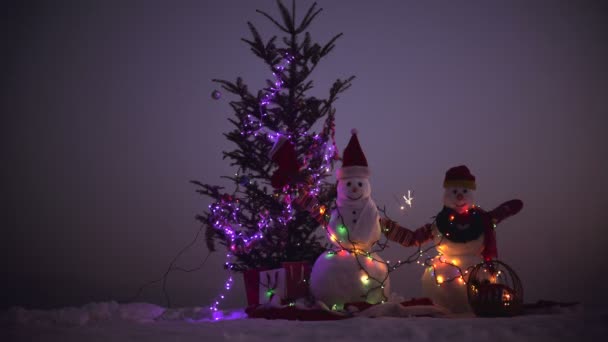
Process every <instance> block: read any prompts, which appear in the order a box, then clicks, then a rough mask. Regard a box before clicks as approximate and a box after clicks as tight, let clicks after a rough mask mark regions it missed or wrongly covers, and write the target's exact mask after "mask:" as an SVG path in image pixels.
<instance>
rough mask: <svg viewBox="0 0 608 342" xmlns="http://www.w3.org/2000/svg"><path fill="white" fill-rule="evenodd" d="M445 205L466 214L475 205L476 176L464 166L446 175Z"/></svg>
mask: <svg viewBox="0 0 608 342" xmlns="http://www.w3.org/2000/svg"><path fill="white" fill-rule="evenodd" d="M443 187H444V188H445V191H444V193H443V205H445V206H446V207H448V208H451V209H454V210H456V211H457V212H459V213H463V212H466V211H467V210H468V209H469V208H471V206H472V205H473V203H474V196H473V193H474V192H475V189H476V185H475V176H473V175H472V174H471V171H469V168H467V167H466V166H464V165H460V166H455V167H453V168H451V169H449V170H448V171H447V172H446V173H445V180H444V181H443Z"/></svg>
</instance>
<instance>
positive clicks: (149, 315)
mask: <svg viewBox="0 0 608 342" xmlns="http://www.w3.org/2000/svg"><path fill="white" fill-rule="evenodd" d="M389 309H390V308H389ZM389 311H391V310H388V311H387V315H391V313H390V312H389ZM393 312H394V311H393ZM226 317H227V318H231V319H226V320H222V321H218V322H213V321H210V320H209V315H208V312H206V310H205V309H202V308H182V309H169V310H166V309H165V308H163V307H160V306H156V305H153V304H147V303H132V304H117V303H115V302H107V303H90V304H87V305H85V306H83V307H80V308H64V309H57V310H45V311H43V310H26V309H23V308H12V309H10V310H5V311H2V312H1V313H0V324H1V325H0V327H2V330H1V331H2V333H1V334H0V341H10V342H12V341H28V342H29V341H66V342H71V341H118V342H121V341H151V342H155V341H197V342H201V341H263V342H268V341H305V342H311V341H332V342H338V341H354V340H366V339H381V340H382V342H387V341H408V340H409V341H433V342H438V341H451V342H454V341H467V342H475V341H490V340H492V342H497V341H571V340H578V341H594V340H603V339H605V337H606V335H607V334H608V310H598V311H594V312H589V311H586V310H584V309H583V308H582V307H577V308H574V309H572V308H570V309H567V310H558V311H554V312H551V313H544V314H534V315H525V316H518V317H513V318H475V317H471V316H460V317H442V318H431V317H388V316H384V317H376V318H366V317H356V318H351V319H345V320H340V321H320V322H300V321H285V320H265V319H245V318H244V317H245V315H244V312H243V311H242V310H233V311H230V312H227V313H226Z"/></svg>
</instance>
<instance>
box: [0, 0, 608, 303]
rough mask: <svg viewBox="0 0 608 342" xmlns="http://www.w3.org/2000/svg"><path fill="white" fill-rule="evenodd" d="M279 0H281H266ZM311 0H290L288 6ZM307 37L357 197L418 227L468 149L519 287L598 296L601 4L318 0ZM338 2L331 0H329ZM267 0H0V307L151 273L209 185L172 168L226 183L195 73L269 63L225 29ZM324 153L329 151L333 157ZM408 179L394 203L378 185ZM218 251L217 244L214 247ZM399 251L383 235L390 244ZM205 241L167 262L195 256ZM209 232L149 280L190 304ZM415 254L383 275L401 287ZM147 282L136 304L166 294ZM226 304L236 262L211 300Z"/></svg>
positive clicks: (238, 72)
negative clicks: (344, 86)
mask: <svg viewBox="0 0 608 342" xmlns="http://www.w3.org/2000/svg"><path fill="white" fill-rule="evenodd" d="M285 3H290V2H289V1H285ZM311 3H312V1H308V0H306V1H297V4H298V13H299V15H302V14H303V12H304V10H305V9H306V8H308V6H309V5H310V4H311ZM318 5H319V6H320V7H322V8H323V9H324V10H323V12H322V13H321V14H320V15H319V16H318V18H317V19H316V20H315V22H313V24H312V26H311V34H312V36H313V39H314V40H316V41H319V42H327V41H328V40H329V39H330V38H331V37H332V36H333V35H335V34H337V33H340V32H343V33H344V36H343V37H341V38H340V39H339V40H338V41H337V42H336V48H335V49H334V51H332V53H331V54H330V55H329V56H328V58H326V59H325V61H324V62H322V63H321V65H319V68H318V69H317V70H316V71H315V73H314V74H313V80H314V84H315V88H314V89H313V90H312V92H311V94H312V95H315V96H319V97H325V96H326V94H327V91H328V89H329V87H330V86H331V83H332V82H333V81H334V80H335V79H336V78H346V77H348V76H350V75H356V79H355V81H354V83H353V86H352V88H351V89H349V90H348V91H346V92H345V93H344V94H343V95H341V96H340V99H339V100H338V101H337V103H336V108H337V114H336V118H337V120H336V128H337V134H336V139H337V143H338V147H339V148H340V151H342V149H343V148H344V147H345V146H346V143H347V141H348V138H349V135H350V130H351V128H357V129H358V131H359V139H360V142H361V145H362V148H363V150H364V152H365V154H366V157H367V160H368V162H369V165H370V168H371V170H372V176H371V184H372V197H373V198H374V200H375V202H376V203H377V204H378V205H380V206H383V205H385V206H386V207H387V209H388V210H389V214H391V217H392V218H394V219H396V220H397V221H399V222H400V223H401V224H403V225H405V226H408V227H414V228H415V227H419V226H421V225H423V224H424V223H427V222H429V221H430V217H431V216H433V215H435V214H436V213H437V212H438V211H439V210H440V209H441V205H442V204H441V198H442V193H443V188H442V182H443V177H444V174H445V171H446V170H447V169H448V168H450V167H452V166H455V165H460V164H466V165H467V166H468V167H469V168H470V169H471V172H472V173H473V174H474V175H475V176H476V177H477V186H478V190H477V192H476V198H477V201H478V203H479V204H480V205H481V206H482V207H484V208H488V209H491V208H493V207H495V206H497V205H498V204H500V203H502V202H504V201H506V200H509V199H512V198H519V199H521V200H523V202H524V209H523V210H522V212H521V213H520V214H518V215H517V216H514V217H512V218H510V219H508V220H506V221H505V222H503V223H501V224H500V225H499V226H498V228H497V229H498V230H497V238H498V249H499V257H500V259H501V260H504V261H505V262H507V263H508V264H509V265H511V266H512V267H513V268H514V269H515V270H516V271H517V273H518V274H519V276H520V277H521V279H522V281H523V284H524V290H525V300H526V302H533V301H536V300H539V299H547V300H558V301H565V302H568V301H579V302H583V304H584V305H586V306H591V307H593V306H602V305H606V304H608V299H607V298H606V296H604V295H603V292H604V287H605V286H604V283H605V281H607V280H608V276H607V272H608V267H606V262H607V261H608V260H607V257H606V256H605V253H604V248H605V246H606V245H607V243H608V239H607V238H606V233H605V230H606V228H608V227H607V226H606V223H605V222H606V221H605V218H604V216H605V215H606V214H605V211H604V210H603V205H601V203H600V202H601V198H603V197H605V196H603V194H604V193H605V192H608V177H607V175H608V162H607V161H606V157H601V156H602V155H604V156H605V155H606V148H607V147H608V134H607V133H606V127H607V126H608V119H607V118H606V114H607V113H608V66H607V63H606V61H608V46H607V43H606V42H608V29H607V27H606V26H607V25H608V24H607V23H608V10H607V6H606V5H605V4H604V3H602V2H600V1H596V2H592V1H590V2H577V3H572V2H567V1H537V2H527V1H514V2H507V3H493V4H489V3H487V2H481V1H477V2H475V1H472V2H466V3H454V2H448V1H443V2H436V3H433V4H431V3H419V2H413V1H412V2H409V1H408V2H400V1H382V2H379V3H377V4H374V5H370V4H368V3H366V2H348V4H347V3H346V2H345V1H319V2H318ZM346 6H348V8H347V10H346ZM255 9H262V10H265V11H267V12H269V13H271V14H273V15H274V14H276V13H277V10H276V5H275V3H274V2H272V1H259V0H258V1H248V2H240V1H237V0H229V1H224V2H217V1H215V2H211V1H202V2H201V1H180V2H178V3H177V4H176V3H174V2H169V1H164V2H163V1H153V2H152V1H150V2H141V3H129V4H125V3H121V2H118V1H117V2H101V1H99V2H93V1H91V2H87V3H84V2H79V1H60V2H53V3H50V2H42V1H40V2H37V1H31V2H26V3H22V2H21V3H13V4H12V6H9V7H8V8H7V10H6V12H5V13H4V14H3V16H4V17H5V20H3V23H4V25H5V26H6V30H5V34H6V35H7V38H8V39H6V40H5V41H6V44H7V45H6V46H7V47H8V49H7V52H8V54H6V55H5V62H4V65H5V74H4V76H3V77H2V81H3V84H4V86H3V87H2V88H3V94H4V96H3V98H4V99H5V101H2V113H3V115H2V133H3V134H2V142H3V143H2V148H3V154H2V155H3V158H2V160H3V162H2V165H3V168H2V169H3V177H2V182H3V183H2V184H3V192H2V194H3V196H2V202H1V204H2V206H1V208H2V209H1V211H0V212H1V213H2V218H3V220H2V228H3V231H5V232H6V235H5V236H7V238H6V239H5V240H4V241H5V246H7V247H5V248H3V249H2V253H3V254H2V258H1V259H2V260H3V264H2V265H3V266H4V267H3V269H4V270H5V272H4V275H3V277H2V279H3V281H2V289H1V291H0V293H2V300H1V302H0V308H7V307H11V306H24V307H27V308H51V307H62V306H72V305H82V304H85V303H88V302H92V301H109V300H126V299H128V298H130V297H131V296H133V295H134V294H135V293H136V292H137V289H138V288H139V287H140V286H141V285H143V284H145V283H147V282H149V281H151V280H154V279H156V278H158V277H160V276H162V274H163V273H164V271H165V270H166V267H167V265H168V264H169V262H170V261H171V260H172V258H173V257H174V256H175V255H176V254H177V253H178V251H179V250H180V249H181V248H182V247H184V246H185V245H187V244H188V243H189V242H190V241H191V240H192V238H193V237H194V236H195V234H196V232H197V230H198V229H199V223H198V222H196V221H195V219H194V216H195V215H196V214H198V213H201V212H202V210H203V209H204V208H206V207H207V204H209V200H208V199H205V198H201V197H200V196H198V195H197V194H196V193H195V187H194V186H193V185H192V184H190V183H189V181H190V180H201V181H204V182H207V183H212V184H218V185H221V184H224V185H229V183H226V182H225V181H224V180H222V179H221V178H220V177H221V176H223V175H228V174H232V173H234V169H233V168H231V167H230V166H229V163H228V162H227V161H226V160H222V159H221V157H222V155H221V151H222V150H227V149H231V148H232V146H231V145H230V143H229V142H228V141H227V140H226V139H225V138H224V136H223V135H222V133H223V132H227V131H228V130H230V129H231V126H230V124H229V122H228V120H227V119H228V118H229V117H230V116H231V115H232V111H231V109H230V107H229V105H228V102H229V101H230V100H232V98H230V96H229V95H228V94H227V93H226V92H222V95H223V96H222V98H221V99H220V100H213V99H212V98H211V95H210V94H211V93H212V91H213V90H215V89H219V88H218V87H217V86H216V85H215V84H214V83H212V82H211V81H210V80H211V79H213V78H222V79H228V80H234V79H235V78H236V77H237V76H241V77H243V79H244V81H245V82H246V83H247V84H248V86H249V87H250V89H255V90H257V89H259V88H261V87H262V86H264V84H265V80H266V79H268V78H270V77H271V75H270V74H269V71H268V70H266V69H265V68H264V64H263V63H262V62H261V61H259V60H258V59H257V57H255V56H254V55H253V54H252V53H251V52H250V51H249V50H248V48H247V46H246V44H245V43H243V42H242V41H241V40H240V38H247V37H249V31H248V29H247V25H246V22H247V21H252V22H253V23H254V24H255V25H256V26H257V27H258V29H259V30H260V32H261V34H262V36H263V37H264V38H268V37H270V36H272V35H275V34H278V32H277V31H276V30H275V29H274V28H273V27H272V25H271V24H269V23H268V21H267V20H266V19H265V18H264V17H263V16H261V15H259V14H258V13H256V12H255ZM337 166H338V167H339V164H338V165H337ZM408 189H410V190H413V192H414V194H413V195H414V202H413V207H412V208H411V209H408V210H406V213H403V212H401V211H400V210H399V205H398V203H396V201H395V197H400V195H403V194H405V193H406V192H407V190H408ZM220 247H221V246H220ZM411 252H412V250H410V249H405V248H402V247H399V246H397V245H391V246H390V248H388V249H387V250H386V251H384V252H383V254H382V256H383V258H384V259H389V260H394V259H398V258H400V257H401V256H403V255H406V254H409V253H411ZM206 255H207V250H206V247H205V244H204V239H202V238H201V239H199V241H198V243H197V244H196V246H195V247H194V248H193V249H191V250H190V251H189V252H188V253H186V254H184V256H183V258H182V259H180V260H181V261H180V263H179V264H180V265H181V266H182V267H186V268H188V267H193V266H196V265H198V264H199V263H200V262H201V261H202V260H203V259H204V258H205V257H206ZM222 256H223V253H222V249H221V248H219V247H218V252H216V253H214V254H213V255H212V256H211V257H210V258H209V260H208V261H207V263H206V264H205V266H204V267H203V268H202V270H201V271H198V272H193V273H175V274H173V275H172V276H171V277H170V278H169V281H168V290H169V293H170V294H171V298H172V303H173V304H174V306H205V305H207V304H208V303H209V302H210V301H211V299H212V298H213V297H214V296H215V295H216V294H217V293H218V292H219V289H220V288H221V287H222V285H223V283H224V278H225V273H224V271H223V269H222V265H223V259H222ZM421 275H422V269H421V268H420V267H419V266H416V265H412V266H409V267H403V268H401V269H399V270H397V271H396V272H395V273H393V274H392V275H391V281H392V289H393V291H394V292H398V293H399V294H401V295H403V296H405V297H406V298H410V297H420V296H421V289H420V276H421ZM163 300H164V297H163V295H162V291H161V290H160V287H159V286H154V287H151V288H150V289H148V290H146V291H144V293H143V294H142V296H141V297H140V298H139V299H138V301H146V302H152V303H158V304H164V302H163ZM240 306H245V295H244V289H243V284H242V279H241V277H240V275H237V276H236V277H235V287H234V289H233V290H232V291H231V292H230V293H229V295H228V299H227V301H226V305H225V306H224V307H240Z"/></svg>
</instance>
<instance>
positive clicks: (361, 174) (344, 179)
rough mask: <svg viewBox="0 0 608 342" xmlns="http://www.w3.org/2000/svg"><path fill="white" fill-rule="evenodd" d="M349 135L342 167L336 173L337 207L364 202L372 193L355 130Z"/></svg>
mask: <svg viewBox="0 0 608 342" xmlns="http://www.w3.org/2000/svg"><path fill="white" fill-rule="evenodd" d="M351 133H352V135H351V137H350V140H349V141H348V145H347V146H346V148H345V149H344V153H343V156H342V167H341V168H340V169H338V170H337V171H336V178H338V205H342V204H344V203H356V202H358V201H362V200H366V199H368V198H369V196H370V195H371V192H372V188H371V187H370V185H369V176H370V171H369V167H368V165H367V159H366V158H365V154H364V153H363V150H362V149H361V145H360V144H359V138H357V130H356V129H353V130H352V131H351Z"/></svg>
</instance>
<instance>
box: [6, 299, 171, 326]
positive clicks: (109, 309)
mask: <svg viewBox="0 0 608 342" xmlns="http://www.w3.org/2000/svg"><path fill="white" fill-rule="evenodd" d="M165 311H166V309H165V308H163V307H160V306H158V305H154V304H149V303H130V304H118V303H116V302H102V303H89V304H87V305H84V306H82V307H79V308H76V307H67V308H61V309H55V310H27V309H24V308H22V307H14V308H11V309H10V310H8V311H6V312H4V313H3V315H2V321H4V322H6V323H8V324H19V325H46V326H51V325H60V326H62V325H63V326H83V325H86V324H88V323H90V322H99V321H106V320H123V321H130V322H140V323H145V322H152V321H154V320H155V319H156V318H158V317H159V316H161V315H162V314H163V313H164V312H165Z"/></svg>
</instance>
